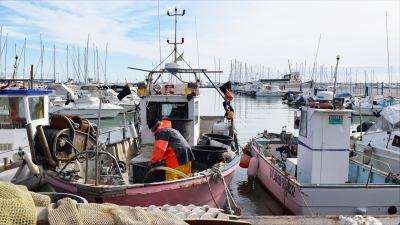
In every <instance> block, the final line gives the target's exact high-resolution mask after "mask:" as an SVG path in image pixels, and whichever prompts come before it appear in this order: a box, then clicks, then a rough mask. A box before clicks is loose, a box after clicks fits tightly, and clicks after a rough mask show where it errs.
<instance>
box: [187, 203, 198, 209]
mask: <svg viewBox="0 0 400 225" xmlns="http://www.w3.org/2000/svg"><path fill="white" fill-rule="evenodd" d="M195 207H196V206H195V205H193V204H190V205H188V206H187V208H188V209H189V210H192V209H194V208H195Z"/></svg>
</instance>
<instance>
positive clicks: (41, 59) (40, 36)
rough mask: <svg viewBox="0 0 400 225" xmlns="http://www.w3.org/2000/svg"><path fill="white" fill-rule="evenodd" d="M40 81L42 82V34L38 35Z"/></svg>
mask: <svg viewBox="0 0 400 225" xmlns="http://www.w3.org/2000/svg"><path fill="white" fill-rule="evenodd" d="M40 79H41V80H42V81H43V43H42V34H40Z"/></svg>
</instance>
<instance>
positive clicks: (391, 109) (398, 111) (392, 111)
mask: <svg viewBox="0 0 400 225" xmlns="http://www.w3.org/2000/svg"><path fill="white" fill-rule="evenodd" d="M380 114H381V116H383V118H385V120H387V121H388V122H389V123H391V124H393V125H394V124H396V123H399V122H400V107H399V105H395V106H388V107H386V108H383V110H382V111H381V113H380Z"/></svg>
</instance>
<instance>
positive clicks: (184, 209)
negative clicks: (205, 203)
mask: <svg viewBox="0 0 400 225" xmlns="http://www.w3.org/2000/svg"><path fill="white" fill-rule="evenodd" d="M175 209H176V207H175ZM177 210H178V209H177ZM188 210H189V209H188V208H187V207H186V206H182V207H181V208H180V209H179V211H181V212H186V211H188ZM189 211H190V210H189Z"/></svg>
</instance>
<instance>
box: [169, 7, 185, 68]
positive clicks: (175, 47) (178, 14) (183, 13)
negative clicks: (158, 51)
mask: <svg viewBox="0 0 400 225" xmlns="http://www.w3.org/2000/svg"><path fill="white" fill-rule="evenodd" d="M167 15H168V16H174V17H175V41H174V42H170V41H169V39H167V43H168V44H171V45H174V62H176V53H177V45H180V44H183V42H184V41H185V39H184V38H182V39H181V42H176V27H177V24H178V16H184V15H185V10H183V11H182V13H178V9H177V8H175V12H174V14H171V13H170V12H169V10H168V11H167Z"/></svg>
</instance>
